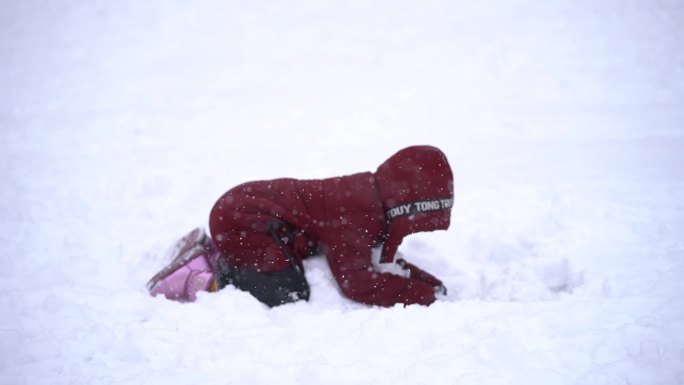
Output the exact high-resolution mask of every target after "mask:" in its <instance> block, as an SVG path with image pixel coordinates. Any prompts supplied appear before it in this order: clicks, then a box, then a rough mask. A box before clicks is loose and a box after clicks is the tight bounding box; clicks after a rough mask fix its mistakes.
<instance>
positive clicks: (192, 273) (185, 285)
mask: <svg viewBox="0 0 684 385" xmlns="http://www.w3.org/2000/svg"><path fill="white" fill-rule="evenodd" d="M213 279H214V273H213V271H212V269H211V264H210V263H209V261H207V256H206V255H204V254H201V255H198V256H196V257H195V258H193V259H191V260H190V261H188V263H187V264H185V265H183V266H181V267H179V268H178V269H177V270H176V271H174V272H173V273H171V274H169V275H167V276H166V277H164V278H162V279H161V280H160V281H158V282H157V283H156V284H155V285H154V287H152V289H150V294H152V296H155V295H157V294H164V296H165V297H166V298H168V299H172V300H176V301H181V302H191V301H194V300H195V299H197V292H198V291H201V290H204V291H208V290H209V287H210V286H211V282H212V280H213Z"/></svg>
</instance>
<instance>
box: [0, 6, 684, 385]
mask: <svg viewBox="0 0 684 385" xmlns="http://www.w3.org/2000/svg"><path fill="white" fill-rule="evenodd" d="M0 9H2V11H0V58H2V60H0V141H1V143H2V151H0V162H1V164H2V165H3V166H2V168H1V169H0V178H1V180H2V181H3V187H2V189H0V214H1V215H0V237H1V240H2V244H3V248H2V251H0V256H1V257H2V270H1V271H0V282H1V285H0V383H2V384H110V383H118V384H203V383H221V384H247V383H255V384H257V383H259V384H263V383H277V384H321V383H340V384H370V383H373V384H418V383H424V384H456V383H457V384H520V383H526V384H545V385H547V384H683V383H684V364H682V362H684V337H682V336H684V307H683V303H684V302H683V301H682V300H681V293H682V292H684V280H682V277H683V276H684V242H683V239H684V238H683V237H682V234H684V182H683V181H684V179H683V178H682V177H683V176H684V156H683V155H682V154H683V153H684V51H682V49H681V47H684V28H683V27H682V26H681V25H682V23H681V20H682V18H683V17H684V4H682V3H681V2H680V1H677V0H672V1H666V0H662V1H647V0H641V1H639V0H622V1H618V0H607V1H601V2H595V1H589V0H581V1H569V0H568V1H554V2H533V1H531V0H517V1H513V0H511V1H500V2H493V1H485V2H467V1H427V2H421V3H420V5H418V3H412V2H407V1H371V2H357V1H353V2H342V1H333V2H306V1H294V2H287V3H283V2H260V3H256V4H249V5H247V4H238V3H237V2H221V1H202V2H181V1H170V2H162V1H160V0H155V1H147V2H136V1H132V0H124V1H117V2H88V1H72V2H53V1H47V2H46V1H37V0H29V1H22V2H12V1H0ZM410 144H433V145H437V146H439V147H441V148H442V149H443V150H444V151H445V152H446V153H447V155H448V157H449V159H450V162H451V164H452V166H453V168H454V176H455V186H456V197H455V198H456V201H455V206H454V209H453V218H452V222H453V225H452V228H451V229H450V230H449V231H447V232H440V233H431V234H418V235H415V236H412V237H411V238H408V239H407V240H406V241H405V242H404V245H403V246H402V249H401V252H402V253H403V254H404V255H405V256H406V258H407V259H409V260H411V261H413V262H416V264H418V265H419V266H422V267H424V268H426V270H429V271H432V272H434V273H435V274H436V275H437V276H438V277H441V278H442V279H443V280H444V281H445V283H446V284H447V286H448V288H449V294H448V296H446V297H445V298H442V299H441V300H440V301H439V302H437V303H436V304H434V305H433V306H430V307H408V308H401V307H395V308H390V309H380V308H369V307H366V306H363V305H359V304H355V303H352V302H350V301H348V300H346V299H344V298H342V297H341V296H340V294H339V293H338V291H337V288H336V286H335V284H334V282H333V281H332V279H331V277H330V273H329V271H328V270H327V267H326V265H325V262H324V260H323V259H322V258H320V257H319V258H313V259H311V260H309V261H308V262H307V264H306V268H307V276H308V277H309V280H310V283H311V285H312V298H311V301H310V302H308V303H299V304H294V305H287V306H283V307H280V308H276V309H272V310H269V309H267V308H265V307H264V306H262V305H260V304H259V303H257V302H256V301H254V300H253V299H251V298H250V297H249V296H248V295H246V294H244V293H242V292H239V291H236V290H231V289H226V290H224V291H222V292H220V293H216V294H211V295H209V294H206V295H201V296H200V298H199V299H198V301H197V302H196V303H192V304H182V305H181V304H177V303H173V302H170V301H166V300H163V299H161V298H151V297H149V296H148V295H147V293H146V291H145V288H144V283H145V282H146V280H147V279H148V278H149V277H150V276H151V275H153V274H154V273H155V272H156V271H157V270H158V269H159V268H161V267H162V266H163V265H164V260H163V258H164V254H165V252H166V250H167V249H168V247H170V245H171V243H172V242H173V241H174V240H175V239H176V238H177V237H178V236H180V235H181V234H182V233H184V232H185V231H187V230H189V229H190V228H192V227H194V226H195V225H198V224H202V225H205V224H206V221H207V215H208V211H209V209H210V208H211V206H212V205H213V203H214V201H215V199H216V198H217V197H218V196H219V195H220V194H221V193H223V192H224V191H225V190H226V189H228V188H229V187H231V186H233V185H235V184H237V183H240V182H242V181H246V180H253V179H264V178H273V177H280V176H292V177H299V178H318V177H328V176H333V175H339V174H346V173H352V172H357V171H366V170H372V169H374V168H375V167H376V166H377V165H378V164H379V163H380V162H382V161H383V160H384V159H385V158H386V157H388V156H389V155H391V154H392V153H394V152H395V151H396V150H398V149H400V148H402V147H403V146H406V145H410Z"/></svg>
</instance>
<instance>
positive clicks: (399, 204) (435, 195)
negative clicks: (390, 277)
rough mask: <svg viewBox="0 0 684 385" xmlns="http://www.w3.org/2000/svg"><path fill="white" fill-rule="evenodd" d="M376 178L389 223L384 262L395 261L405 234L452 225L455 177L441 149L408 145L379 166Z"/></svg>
mask: <svg viewBox="0 0 684 385" xmlns="http://www.w3.org/2000/svg"><path fill="white" fill-rule="evenodd" d="M375 179H376V181H377V183H378V192H379V194H380V199H381V200H382V205H383V208H384V210H385V217H386V219H387V223H388V225H387V229H386V232H385V239H384V245H383V249H382V255H381V259H380V261H381V262H383V263H388V262H392V261H393V260H394V255H395V254H396V252H397V248H398V247H399V245H400V244H401V241H402V239H403V238H404V237H405V236H407V235H409V234H413V233H416V232H420V231H433V230H446V229H448V228H449V224H450V219H451V207H452V206H453V197H454V183H453V179H454V178H453V174H452V172H451V167H450V166H449V162H448V161H447V158H446V156H445V155H444V153H443V152H442V151H441V150H439V149H438V148H436V147H431V146H413V147H408V148H405V149H403V150H401V151H399V152H397V153H396V154H394V155H392V156H391V157H390V158H389V159H387V160H386V161H385V162H384V163H383V164H381V165H380V167H378V169H377V171H376V172H375Z"/></svg>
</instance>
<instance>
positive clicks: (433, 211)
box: [148, 146, 453, 307]
mask: <svg viewBox="0 0 684 385" xmlns="http://www.w3.org/2000/svg"><path fill="white" fill-rule="evenodd" d="M452 205H453V176H452V172H451V168H450V166H449V163H448V161H447V159H446V156H445V155H444V153H442V152H441V151H440V150H439V149H437V148H435V147H430V146H414V147H408V148H405V149H403V150H401V151H399V152H397V153H396V154H394V155H393V156H392V157H390V158H389V159H388V160H386V161H385V162H384V163H383V164H381V165H380V167H379V168H378V169H377V170H376V172H375V173H371V172H364V173H359V174H354V175H348V176H341V177H335V178H328V179H322V180H298V179H275V180H268V181H256V182H248V183H244V184H242V185H239V186H237V187H234V188H232V189H231V190H229V191H228V192H226V193H225V194H224V195H223V196H222V197H221V198H219V200H218V201H217V202H216V204H215V205H214V207H213V209H212V210H211V213H210V216H209V229H210V232H211V239H209V237H207V236H206V235H205V234H204V232H203V231H202V230H201V229H195V230H194V231H193V232H191V233H190V234H188V235H187V236H186V237H184V238H183V239H181V241H180V242H179V244H178V245H177V247H176V250H175V255H176V257H175V258H174V261H173V262H172V263H171V265H169V266H168V267H167V268H165V269H164V270H162V271H161V272H159V273H158V274H157V275H156V276H155V277H154V278H153V279H152V280H151V281H150V282H149V284H148V287H149V288H150V292H151V294H152V295H156V294H159V293H162V294H164V295H165V296H166V297H167V298H170V299H177V300H181V301H192V300H194V299H195V293H196V292H197V291H199V290H208V291H216V290H220V289H222V288H223V287H225V286H227V285H234V286H235V287H237V288H239V289H241V290H244V291H247V292H249V293H251V294H252V295H253V296H254V297H256V298H257V299H258V300H259V301H261V302H263V303H265V304H266V305H268V306H270V307H273V306H277V305H281V304H285V303H290V302H295V301H299V300H308V298H309V285H308V283H307V281H306V277H305V274H304V267H303V264H302V260H303V259H304V258H306V257H308V256H311V255H314V254H321V253H322V254H324V255H325V256H326V259H327V261H328V264H329V265H330V269H331V271H332V273H333V276H334V277H335V280H336V281H337V283H338V285H339V287H340V290H341V292H342V293H343V294H344V295H345V296H347V297H348V298H351V299H352V300H355V301H358V302H362V303H365V304H369V305H379V306H392V305H394V304H405V305H409V304H422V305H429V304H431V303H432V302H434V301H435V294H436V293H443V294H446V288H445V287H444V285H443V284H442V282H441V281H440V280H439V279H437V278H435V277H434V276H432V275H431V274H429V273H427V272H425V271H423V270H421V269H419V268H417V267H416V266H414V265H412V264H410V263H408V262H406V261H405V260H403V259H396V260H395V254H396V251H397V248H398V247H399V244H400V243H401V241H402V239H403V238H404V237H405V236H407V235H409V234H412V233H415V232H419V231H433V230H446V229H447V228H448V227H449V223H450V216H451V207H452ZM377 246H382V252H381V255H380V262H381V263H382V264H390V263H395V264H397V265H398V266H399V267H400V268H401V269H400V270H401V271H400V272H401V273H402V274H393V273H389V272H382V271H379V269H378V268H377V267H374V265H373V263H372V261H371V254H372V249H373V248H374V247H377ZM382 270H384V269H382Z"/></svg>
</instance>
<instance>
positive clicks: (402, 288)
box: [324, 230, 435, 306]
mask: <svg viewBox="0 0 684 385" xmlns="http://www.w3.org/2000/svg"><path fill="white" fill-rule="evenodd" d="M372 245H373V243H372V241H371V239H369V238H368V237H365V236H363V235H360V234H358V233H356V232H354V231H350V230H346V231H342V232H340V234H339V237H337V238H336V239H334V240H330V241H328V242H326V245H325V248H324V251H325V254H326V257H327V259H328V263H329V264H330V269H331V270H332V273H333V276H334V277H335V279H336V280H337V283H338V285H339V287H340V289H341V290H342V293H343V294H344V295H346V296H347V297H349V298H350V299H352V300H354V301H357V302H361V303H365V304H368V305H378V306H392V305H395V304H404V305H411V304H421V305H429V304H431V303H432V302H434V301H435V289H434V288H433V287H432V286H431V285H430V284H428V283H425V282H422V281H420V280H418V279H414V278H410V277H408V278H407V277H402V276H398V275H394V274H391V273H381V272H377V271H374V270H373V267H372V263H371V249H372Z"/></svg>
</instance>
